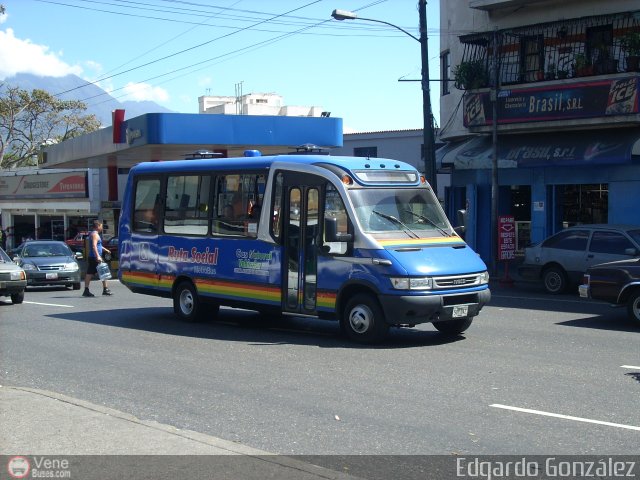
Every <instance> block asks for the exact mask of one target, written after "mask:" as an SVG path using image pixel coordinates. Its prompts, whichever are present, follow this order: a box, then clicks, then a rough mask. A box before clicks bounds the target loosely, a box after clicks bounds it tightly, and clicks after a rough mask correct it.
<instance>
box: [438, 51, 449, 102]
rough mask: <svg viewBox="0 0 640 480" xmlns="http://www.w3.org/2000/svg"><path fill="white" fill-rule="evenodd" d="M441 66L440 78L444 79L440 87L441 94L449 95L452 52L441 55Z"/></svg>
mask: <svg viewBox="0 0 640 480" xmlns="http://www.w3.org/2000/svg"><path fill="white" fill-rule="evenodd" d="M440 68H441V69H442V72H441V73H440V78H441V80H442V85H441V87H440V92H441V95H449V93H451V92H450V90H449V81H450V80H451V53H450V52H444V53H443V54H442V55H441V56H440Z"/></svg>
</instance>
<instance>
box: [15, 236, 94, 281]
mask: <svg viewBox="0 0 640 480" xmlns="http://www.w3.org/2000/svg"><path fill="white" fill-rule="evenodd" d="M13 254H14V261H15V262H16V263H17V264H18V265H20V266H21V267H22V268H23V269H24V271H25V272H26V274H27V286H28V287H35V286H45V285H60V286H64V287H72V288H73V289H74V290H79V289H80V265H79V264H78V258H80V257H82V254H81V253H73V252H72V251H71V249H70V248H69V247H68V246H67V245H66V244H65V243H64V242H59V241H57V240H30V241H27V242H25V243H23V244H22V245H20V246H19V247H18V248H17V249H15V250H13Z"/></svg>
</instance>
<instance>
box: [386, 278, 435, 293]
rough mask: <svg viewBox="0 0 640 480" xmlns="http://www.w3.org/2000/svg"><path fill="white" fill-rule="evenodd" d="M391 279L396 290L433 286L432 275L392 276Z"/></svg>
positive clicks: (428, 288)
mask: <svg viewBox="0 0 640 480" xmlns="http://www.w3.org/2000/svg"><path fill="white" fill-rule="evenodd" d="M390 280H391V285H392V286H393V288H395V289H396V290H430V289H431V288H433V280H432V279H431V278H430V277H421V278H409V277H391V278H390Z"/></svg>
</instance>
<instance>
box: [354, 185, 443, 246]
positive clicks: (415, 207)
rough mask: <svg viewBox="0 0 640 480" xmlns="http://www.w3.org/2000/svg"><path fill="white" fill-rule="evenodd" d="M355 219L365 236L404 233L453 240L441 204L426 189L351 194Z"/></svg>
mask: <svg viewBox="0 0 640 480" xmlns="http://www.w3.org/2000/svg"><path fill="white" fill-rule="evenodd" d="M349 195H350V196H351V199H352V201H353V204H354V206H355V210H356V215H357V216H358V220H359V221H360V224H361V225H362V228H363V229H364V231H366V232H370V233H388V232H397V231H401V232H404V233H405V234H406V235H407V236H409V237H420V236H421V235H424V234H425V232H429V233H437V234H438V235H441V236H450V235H451V234H452V233H451V226H450V225H449V221H448V220H447V217H446V216H445V214H444V212H443V211H442V208H441V207H440V204H439V203H438V201H437V200H436V198H435V197H434V196H433V194H432V193H431V191H430V190H428V189H426V188H407V189H404V188H403V189H398V188H395V189H386V188H370V189H366V188H363V189H357V190H350V191H349Z"/></svg>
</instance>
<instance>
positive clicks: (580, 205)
mask: <svg viewBox="0 0 640 480" xmlns="http://www.w3.org/2000/svg"><path fill="white" fill-rule="evenodd" d="M555 197H556V198H555V202H556V205H555V207H556V212H557V216H558V219H559V220H560V224H559V225H557V228H567V227H571V226H574V225H584V224H588V223H607V222H608V211H609V185H608V184H606V183H599V184H586V185H557V186H556V195H555Z"/></svg>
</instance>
